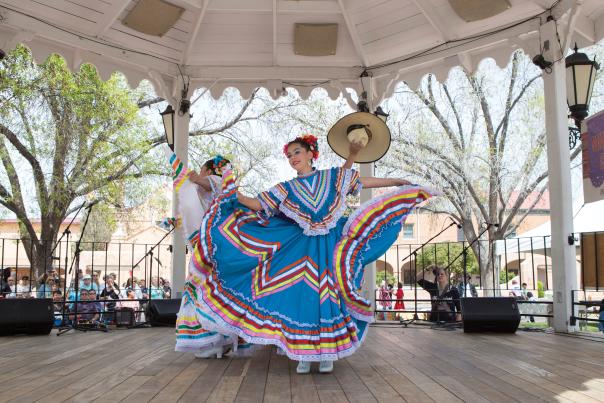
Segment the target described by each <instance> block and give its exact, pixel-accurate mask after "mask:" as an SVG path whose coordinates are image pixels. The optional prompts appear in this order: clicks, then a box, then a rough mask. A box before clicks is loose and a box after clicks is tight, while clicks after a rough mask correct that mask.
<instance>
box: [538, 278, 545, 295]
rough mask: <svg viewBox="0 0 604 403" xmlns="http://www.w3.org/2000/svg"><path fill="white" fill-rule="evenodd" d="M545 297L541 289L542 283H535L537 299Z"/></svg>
mask: <svg viewBox="0 0 604 403" xmlns="http://www.w3.org/2000/svg"><path fill="white" fill-rule="evenodd" d="M543 297H545V290H544V289H543V283H542V282H541V281H537V298H543Z"/></svg>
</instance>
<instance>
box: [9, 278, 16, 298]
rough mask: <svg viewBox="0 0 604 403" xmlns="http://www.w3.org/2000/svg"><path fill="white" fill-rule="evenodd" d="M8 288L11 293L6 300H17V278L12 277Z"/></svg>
mask: <svg viewBox="0 0 604 403" xmlns="http://www.w3.org/2000/svg"><path fill="white" fill-rule="evenodd" d="M6 281H7V283H8V288H9V289H10V292H9V293H8V294H7V295H6V298H17V286H16V285H15V278H14V277H13V276H10V277H9V278H8V279H7V280H6Z"/></svg>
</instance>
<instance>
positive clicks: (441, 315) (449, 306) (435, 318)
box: [417, 265, 461, 322]
mask: <svg viewBox="0 0 604 403" xmlns="http://www.w3.org/2000/svg"><path fill="white" fill-rule="evenodd" d="M430 273H432V274H433V275H434V276H435V282H431V281H428V280H425V277H427V276H429V275H430ZM417 277H418V278H420V280H418V282H417V284H418V285H419V286H420V287H422V288H423V289H424V290H426V291H428V293H429V294H430V299H431V300H432V308H431V310H430V321H432V322H453V321H460V320H461V304H460V302H459V290H457V288H455V287H452V286H451V284H449V276H448V275H447V273H446V272H445V269H443V268H442V267H439V266H436V265H431V266H428V267H427V268H426V269H425V270H424V273H422V274H419V275H418V276H417Z"/></svg>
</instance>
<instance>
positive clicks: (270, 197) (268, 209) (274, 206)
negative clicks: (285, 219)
mask: <svg viewBox="0 0 604 403" xmlns="http://www.w3.org/2000/svg"><path fill="white" fill-rule="evenodd" d="M287 193H288V192H287V190H286V189H285V187H284V186H283V184H281V183H280V184H278V185H275V186H273V187H272V188H270V189H269V190H267V191H265V192H262V193H259V194H258V200H259V201H260V205H261V206H262V210H263V211H264V213H265V214H266V215H267V216H268V217H271V216H274V215H276V214H278V213H279V206H280V205H281V203H282V202H283V201H284V200H285V199H286V198H287Z"/></svg>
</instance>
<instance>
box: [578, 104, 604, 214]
mask: <svg viewBox="0 0 604 403" xmlns="http://www.w3.org/2000/svg"><path fill="white" fill-rule="evenodd" d="M582 129H583V130H582V133H581V143H582V144H583V197H584V199H585V203H592V202H595V201H600V200H604V111H601V112H599V113H597V114H595V115H593V116H590V117H589V118H588V119H585V121H583V127H582Z"/></svg>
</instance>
